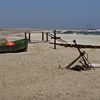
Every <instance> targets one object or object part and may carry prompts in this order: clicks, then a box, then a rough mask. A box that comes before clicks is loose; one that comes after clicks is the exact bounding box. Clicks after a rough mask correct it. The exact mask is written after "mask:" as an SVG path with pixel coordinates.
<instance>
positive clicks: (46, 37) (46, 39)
mask: <svg viewBox="0 0 100 100" xmlns="http://www.w3.org/2000/svg"><path fill="white" fill-rule="evenodd" d="M46 41H48V32H47V33H46Z"/></svg>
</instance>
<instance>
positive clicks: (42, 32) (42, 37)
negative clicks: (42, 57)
mask: <svg viewBox="0 0 100 100" xmlns="http://www.w3.org/2000/svg"><path fill="white" fill-rule="evenodd" d="M42 41H44V32H42Z"/></svg>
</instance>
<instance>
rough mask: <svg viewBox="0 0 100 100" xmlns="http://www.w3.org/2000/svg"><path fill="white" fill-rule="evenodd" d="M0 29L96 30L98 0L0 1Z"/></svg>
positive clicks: (99, 14) (99, 17) (99, 25)
mask: <svg viewBox="0 0 100 100" xmlns="http://www.w3.org/2000/svg"><path fill="white" fill-rule="evenodd" d="M0 28H100V0H0Z"/></svg>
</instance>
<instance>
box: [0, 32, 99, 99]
mask: <svg viewBox="0 0 100 100" xmlns="http://www.w3.org/2000/svg"><path fill="white" fill-rule="evenodd" d="M58 35H59V36H61V38H62V39H64V40H66V41H67V42H68V43H71V42H72V40H73V39H76V40H77V43H81V44H82V43H83V44H95V45H100V36H96V35H64V34H58ZM2 37H7V39H8V40H15V39H21V38H23V37H24V35H23V33H21V34H20V35H19V34H16V35H5V36H2ZM49 40H50V41H52V40H51V39H49ZM31 41H32V43H30V44H29V45H28V50H27V52H20V53H5V54H0V100H100V83H99V82H100V68H96V69H95V71H94V70H88V71H81V72H77V71H72V70H68V69H65V67H66V66H67V65H68V64H69V63H70V62H71V61H72V60H74V59H75V58H76V57H77V56H78V55H79V52H78V50H77V49H76V48H70V47H63V46H57V49H56V50H55V49H53V44H50V43H49V42H42V41H41V33H33V34H32V37H31ZM81 50H85V51H86V52H87V53H88V56H89V61H90V62H91V63H92V64H100V49H88V48H87V49H81ZM76 64H79V62H76V63H75V64H74V65H76ZM74 65H73V66H74ZM59 66H60V67H61V68H59ZM99 67H100V66H99Z"/></svg>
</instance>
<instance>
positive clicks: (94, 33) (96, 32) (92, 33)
mask: <svg viewBox="0 0 100 100" xmlns="http://www.w3.org/2000/svg"><path fill="white" fill-rule="evenodd" d="M62 34H74V35H76V34H83V35H100V31H92V32H85V31H81V32H63V33H62Z"/></svg>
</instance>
